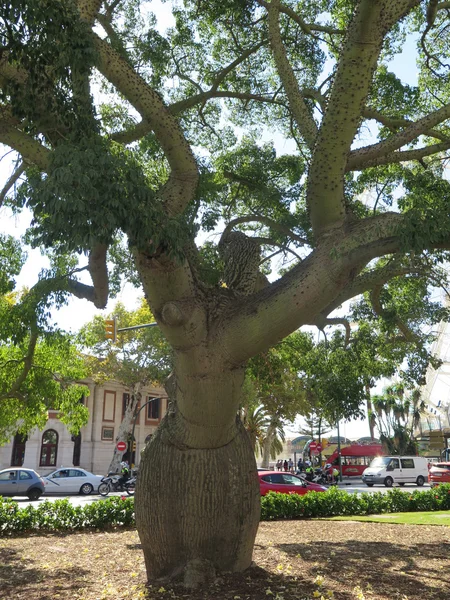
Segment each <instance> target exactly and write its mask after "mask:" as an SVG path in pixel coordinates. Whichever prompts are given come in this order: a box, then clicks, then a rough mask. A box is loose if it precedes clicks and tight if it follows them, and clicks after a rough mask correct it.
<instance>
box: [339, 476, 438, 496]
mask: <svg viewBox="0 0 450 600" xmlns="http://www.w3.org/2000/svg"><path fill="white" fill-rule="evenodd" d="M339 487H341V488H342V489H344V490H347V491H348V492H349V493H351V494H358V493H361V492H367V493H369V494H373V493H374V492H382V493H386V492H388V491H389V490H390V489H393V488H387V487H385V486H384V485H374V486H373V487H371V488H370V487H367V485H366V484H365V483H363V482H362V480H361V479H358V480H357V481H350V482H348V481H345V480H344V481H343V482H342V483H340V484H339ZM429 488H430V486H429V484H428V483H425V485H424V486H423V487H421V488H420V487H418V486H417V485H415V484H414V483H405V485H404V486H403V487H400V486H397V489H400V490H401V489H403V490H405V491H407V490H421V489H422V490H423V489H429Z"/></svg>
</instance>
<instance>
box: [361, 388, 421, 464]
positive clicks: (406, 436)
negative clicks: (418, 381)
mask: <svg viewBox="0 0 450 600" xmlns="http://www.w3.org/2000/svg"><path fill="white" fill-rule="evenodd" d="M372 405H373V407H374V410H373V411H371V412H370V413H369V419H370V421H371V422H372V423H376V425H377V427H378V430H379V432H380V439H381V441H382V443H383V444H384V446H385V448H386V450H387V452H388V454H416V452H417V445H416V442H415V440H414V430H415V429H416V428H417V426H418V424H419V423H420V417H421V414H422V413H423V412H424V410H425V403H424V401H423V400H422V398H421V396H420V390H418V389H415V390H413V391H412V392H411V393H410V395H409V396H405V390H404V387H403V386H402V385H401V384H400V385H395V386H390V387H388V388H386V389H385V390H384V393H383V395H381V396H373V398H372Z"/></svg>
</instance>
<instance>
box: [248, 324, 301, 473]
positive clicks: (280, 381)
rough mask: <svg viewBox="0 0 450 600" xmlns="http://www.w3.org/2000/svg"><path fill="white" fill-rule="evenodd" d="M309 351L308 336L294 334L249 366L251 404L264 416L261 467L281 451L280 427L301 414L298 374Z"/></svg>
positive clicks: (299, 379)
mask: <svg viewBox="0 0 450 600" xmlns="http://www.w3.org/2000/svg"><path fill="white" fill-rule="evenodd" d="M312 347H313V344H312V339H311V336H310V335H308V334H305V333H301V332H295V333H293V334H291V335H290V336H288V337H287V338H286V339H285V340H283V342H281V343H280V344H278V345H277V346H275V347H274V348H271V349H270V350H268V351H267V352H265V353H262V354H260V355H258V356H256V357H254V358H253V359H252V360H251V361H250V362H249V365H248V367H247V377H248V378H249V380H250V383H251V384H252V385H253V389H254V391H253V402H254V403H255V402H256V403H257V404H258V405H259V406H260V408H261V411H262V414H263V415H264V416H265V424H264V426H263V427H262V430H263V434H262V435H261V441H260V450H261V456H262V462H261V466H262V467H265V468H269V461H270V459H275V458H276V456H277V454H279V453H280V452H281V451H282V449H283V442H284V440H285V435H284V426H285V425H287V424H289V423H292V422H293V421H294V420H295V418H296V417H297V415H298V414H299V413H300V412H301V411H302V406H303V405H304V402H305V389H304V385H303V381H302V379H301V377H300V370H301V368H302V362H303V360H304V354H305V353H306V352H308V351H309V350H310V349H311V348H312ZM244 425H245V422H244Z"/></svg>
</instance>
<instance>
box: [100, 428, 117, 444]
mask: <svg viewBox="0 0 450 600" xmlns="http://www.w3.org/2000/svg"><path fill="white" fill-rule="evenodd" d="M113 439H114V427H102V440H105V441H107V442H112V440H113Z"/></svg>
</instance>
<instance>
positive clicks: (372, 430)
mask: <svg viewBox="0 0 450 600" xmlns="http://www.w3.org/2000/svg"><path fill="white" fill-rule="evenodd" d="M366 398H367V400H366V403H367V419H368V421H369V430H370V438H371V440H372V442H373V441H374V440H375V425H374V423H373V421H372V419H371V418H370V413H371V412H372V401H371V398H370V386H369V385H367V384H366Z"/></svg>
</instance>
